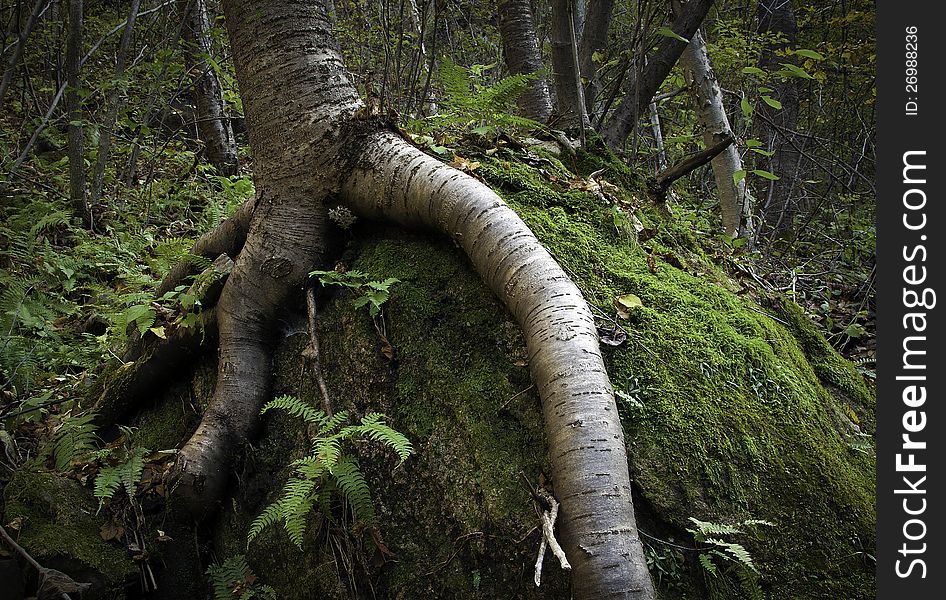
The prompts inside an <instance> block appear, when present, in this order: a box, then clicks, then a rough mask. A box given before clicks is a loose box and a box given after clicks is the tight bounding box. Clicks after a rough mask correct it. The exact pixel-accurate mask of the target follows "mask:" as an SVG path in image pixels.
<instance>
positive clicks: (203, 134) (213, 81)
mask: <svg viewBox="0 0 946 600" xmlns="http://www.w3.org/2000/svg"><path fill="white" fill-rule="evenodd" d="M178 4H179V5H180V6H181V7H182V9H181V10H182V16H181V19H182V23H183V25H184V26H183V35H184V41H185V47H186V51H185V55H186V62H187V69H188V70H189V71H190V74H191V81H192V82H193V84H194V108H195V114H196V118H197V133H198V135H199V136H200V138H201V140H202V141H203V142H204V155H205V157H206V158H207V162H209V163H210V164H212V165H213V166H214V167H216V168H217V170H218V171H220V172H221V173H222V174H224V175H235V174H236V172H237V168H238V166H239V164H238V162H237V146H236V138H235V137H234V135H233V127H232V126H231V125H230V119H229V117H228V116H227V107H226V102H225V101H224V99H223V86H221V85H220V78H219V77H217V73H216V71H214V69H213V68H212V67H211V65H210V62H209V60H208V59H209V58H210V57H212V56H213V44H212V43H211V40H210V33H209V32H210V19H209V18H208V16H207V3H206V2H205V0H179V2H178Z"/></svg>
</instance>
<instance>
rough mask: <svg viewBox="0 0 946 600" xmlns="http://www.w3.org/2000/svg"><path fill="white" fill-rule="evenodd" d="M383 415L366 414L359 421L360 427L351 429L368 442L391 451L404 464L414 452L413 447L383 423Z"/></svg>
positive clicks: (401, 435)
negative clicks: (367, 439)
mask: <svg viewBox="0 0 946 600" xmlns="http://www.w3.org/2000/svg"><path fill="white" fill-rule="evenodd" d="M383 419H384V415H382V414H380V413H368V414H367V415H365V417H364V418H363V419H362V420H361V425H356V426H354V427H353V429H354V431H355V432H357V433H361V434H364V435H365V436H366V437H368V438H369V439H370V440H372V441H375V442H380V443H382V444H384V445H386V446H388V447H390V448H391V449H393V450H394V451H395V452H396V453H397V455H398V458H400V459H401V460H400V462H402V463H403V462H404V461H405V460H407V458H408V457H409V456H410V455H411V454H412V453H413V452H414V447H413V445H411V442H410V440H408V439H407V436H405V435H404V434H403V433H401V432H400V431H396V430H395V429H392V428H391V427H389V426H388V425H387V424H385V423H384V420H383Z"/></svg>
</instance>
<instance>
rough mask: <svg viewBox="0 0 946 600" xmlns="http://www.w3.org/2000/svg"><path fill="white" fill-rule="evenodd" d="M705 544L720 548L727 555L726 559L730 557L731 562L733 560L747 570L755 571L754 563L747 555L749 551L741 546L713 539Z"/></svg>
mask: <svg viewBox="0 0 946 600" xmlns="http://www.w3.org/2000/svg"><path fill="white" fill-rule="evenodd" d="M706 543H707V544H713V545H715V546H719V547H720V548H722V549H723V551H725V552H726V553H728V555H729V556H728V557H727V558H729V557H731V559H732V560H735V561H736V562H737V563H739V564H741V565H742V566H744V567H746V568H747V569H751V570H752V571H756V568H755V563H753V562H752V556H751V555H750V554H749V551H748V550H746V549H745V548H744V547H743V546H742V544H735V543H733V542H724V541H723V540H719V539H715V538H710V539H707V540H706ZM756 572H758V571H756Z"/></svg>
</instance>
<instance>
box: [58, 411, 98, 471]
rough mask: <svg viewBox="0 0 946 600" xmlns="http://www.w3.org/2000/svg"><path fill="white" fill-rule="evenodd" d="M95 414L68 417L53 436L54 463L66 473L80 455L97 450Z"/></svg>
mask: <svg viewBox="0 0 946 600" xmlns="http://www.w3.org/2000/svg"><path fill="white" fill-rule="evenodd" d="M96 416H97V415H96V414H95V413H88V414H84V415H78V416H75V417H72V416H70V417H66V418H64V419H63V421H62V423H61V424H60V425H59V428H58V429H57V430H56V433H55V434H54V435H53V445H52V454H53V463H54V464H55V465H56V469H57V470H59V471H64V470H66V469H67V468H69V464H70V463H71V462H72V461H73V460H75V459H76V458H77V457H79V456H80V455H82V454H84V453H86V452H89V451H91V450H94V449H95V442H96V441H97V440H98V436H97V435H96V434H95V429H96V427H95V423H94V421H95V418H96Z"/></svg>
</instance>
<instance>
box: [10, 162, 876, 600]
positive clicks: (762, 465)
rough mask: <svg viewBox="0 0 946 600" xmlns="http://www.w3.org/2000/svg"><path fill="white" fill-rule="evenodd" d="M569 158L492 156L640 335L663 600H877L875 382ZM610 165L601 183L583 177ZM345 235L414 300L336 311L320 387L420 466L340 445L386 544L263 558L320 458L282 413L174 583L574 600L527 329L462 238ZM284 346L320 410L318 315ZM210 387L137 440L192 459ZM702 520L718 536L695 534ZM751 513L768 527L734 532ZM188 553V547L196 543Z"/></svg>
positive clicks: (292, 380)
mask: <svg viewBox="0 0 946 600" xmlns="http://www.w3.org/2000/svg"><path fill="white" fill-rule="evenodd" d="M568 160H572V161H573V162H574V164H572V165H570V167H571V169H574V171H572V170H570V169H568V168H566V167H565V166H564V165H563V164H562V163H561V162H559V161H558V159H556V158H555V157H554V156H551V155H543V154H541V152H538V151H536V152H534V153H530V154H527V155H523V154H519V155H513V154H512V153H505V154H504V152H499V153H497V155H494V156H491V157H487V156H482V157H477V161H478V162H479V166H478V168H477V169H476V170H475V173H476V174H478V175H479V176H481V177H483V178H484V179H485V180H486V181H487V182H488V183H490V184H491V185H492V186H494V188H495V189H496V190H497V191H498V192H499V193H500V194H501V195H503V196H504V197H505V198H506V200H507V201H508V202H509V203H510V204H511V205H512V206H513V207H514V208H515V209H516V210H517V211H518V212H519V213H520V215H522V217H523V218H524V219H525V221H526V222H527V224H528V225H529V226H530V227H531V228H532V229H533V230H534V231H535V233H536V234H537V236H538V237H539V239H540V240H541V241H542V242H543V243H544V244H546V246H547V247H548V248H549V250H550V251H551V252H552V253H553V254H554V256H555V257H556V258H557V259H558V260H559V261H560V262H561V263H562V264H563V266H564V267H565V268H566V270H567V271H569V272H570V273H571V274H572V276H573V277H574V279H575V280H576V282H577V283H578V285H579V286H580V287H581V288H582V289H583V291H584V292H585V294H586V297H587V299H588V301H589V302H590V303H592V304H593V305H594V307H595V312H596V314H599V315H600V316H601V326H602V328H603V331H609V330H610V331H612V332H614V333H615V334H616V333H617V328H620V329H621V330H622V331H625V332H626V333H627V339H626V340H625V341H624V342H623V343H622V344H620V345H618V346H615V347H608V348H607V349H606V358H607V362H608V366H609V372H610V376H611V379H612V382H613V384H614V386H615V388H616V390H617V391H618V399H619V400H618V401H619V408H620V410H621V413H622V419H623V422H624V425H625V432H626V435H627V444H628V450H629V460H630V464H629V466H630V469H631V473H632V477H633V479H634V482H635V488H634V493H635V499H636V502H637V506H638V510H639V523H640V526H641V532H642V534H643V536H642V537H643V539H644V542H645V544H646V550H647V554H648V557H649V559H650V561H651V567H652V572H653V573H654V576H655V579H656V580H657V582H658V588H659V591H660V595H661V597H663V598H691V599H697V598H732V599H736V598H745V597H751V596H752V595H761V596H762V597H766V598H771V599H789V598H791V599H815V598H825V599H829V598H830V599H836V598H845V599H851V600H856V599H860V598H865V599H866V598H872V597H873V596H874V581H873V564H872V559H871V558H870V557H871V556H872V554H873V546H874V525H875V512H874V469H873V464H874V463H873V455H872V453H871V449H870V445H869V444H865V443H864V442H865V439H869V435H870V434H872V432H873V427H874V416H873V411H874V399H873V393H872V391H871V389H870V388H869V387H868V386H867V385H865V382H864V381H863V380H862V378H861V376H860V375H859V374H858V373H857V371H856V370H855V369H854V368H853V366H852V365H850V364H849V363H848V362H847V361H845V360H844V359H843V358H842V357H840V356H839V355H838V354H837V353H836V352H835V351H834V350H833V349H832V348H831V346H830V345H829V344H828V343H827V342H825V340H824V338H823V337H822V336H821V335H820V334H819V333H818V331H817V330H816V329H815V328H814V327H813V326H812V324H811V323H810V322H809V321H808V319H807V317H806V316H805V315H804V313H803V312H802V311H800V310H799V309H798V308H797V307H796V306H795V305H793V304H792V303H791V302H790V301H786V300H784V299H782V298H778V297H770V296H768V295H766V294H762V293H759V292H758V290H756V289H754V288H753V286H752V285H751V284H750V283H746V282H741V281H738V280H736V279H734V278H730V277H728V276H727V275H726V272H725V269H723V268H722V267H720V266H719V265H718V264H717V263H718V262H719V261H720V260H731V257H730V256H729V254H728V253H726V252H720V257H721V258H716V259H714V258H711V257H708V256H707V254H706V252H705V250H704V249H703V248H702V247H701V244H700V243H698V240H697V238H696V237H695V235H694V233H693V231H692V230H691V228H690V227H689V226H687V225H685V224H682V223H681V222H680V220H679V219H676V218H674V217H667V215H666V214H665V213H664V212H663V211H662V210H658V209H656V208H654V207H651V206H649V204H648V201H647V200H646V196H645V195H644V194H643V193H639V192H637V191H635V186H637V185H638V183H637V177H636V176H635V174H634V173H633V172H631V171H629V170H627V169H625V168H624V167H622V166H621V165H620V163H618V162H617V161H614V160H612V159H610V158H608V159H600V158H598V157H595V156H592V155H579V156H578V157H576V158H575V159H574V160H573V159H571V158H569V159H568ZM601 169H604V171H603V172H602V173H599V175H598V176H597V177H598V179H597V180H596V181H594V182H589V181H588V180H587V179H585V178H584V177H583V176H587V175H588V174H590V173H592V172H593V171H600V170H601ZM576 173H578V175H576ZM602 179H605V180H607V181H610V182H612V183H616V184H620V185H621V188H620V189H616V188H611V187H609V186H607V185H602V183H601V180H602ZM631 212H635V213H636V214H635V215H634V217H633V218H632V217H631V215H630V213H631ZM634 219H639V221H640V226H638V227H634V226H633V225H634V223H635V221H634ZM344 235H345V236H347V239H348V240H349V244H348V249H347V251H346V253H345V255H344V256H343V257H342V262H343V263H344V264H345V266H346V267H348V268H349V269H358V270H360V271H363V272H365V273H368V274H370V275H371V276H373V277H374V278H377V279H379V280H380V279H386V278H391V277H393V278H397V279H399V280H400V283H398V284H396V285H395V286H394V287H393V288H392V295H391V298H390V300H388V301H387V302H386V303H385V304H384V311H383V317H381V318H377V319H374V320H372V318H371V317H370V316H369V315H368V313H367V311H365V310H364V309H360V308H356V307H355V305H354V303H353V300H354V297H353V295H352V294H351V292H349V291H346V290H341V291H339V290H330V291H328V292H326V293H322V294H321V295H320V306H319V319H318V334H319V340H320V344H321V348H322V363H323V364H322V373H323V376H324V378H325V381H326V383H327V385H328V388H329V390H330V392H331V395H332V397H333V402H334V404H335V409H336V410H342V409H344V410H349V411H351V412H352V413H354V414H355V415H358V416H360V415H362V414H365V413H367V412H370V411H380V412H383V413H385V414H386V415H387V418H388V422H389V423H390V424H391V425H392V426H393V427H395V428H396V429H398V430H399V431H401V432H403V433H405V434H406V435H407V436H408V437H409V438H410V440H411V441H412V443H413V445H414V448H415V450H416V453H415V455H414V456H412V457H411V458H410V459H408V460H407V461H406V462H405V463H404V464H402V465H400V466H397V460H396V457H395V456H394V455H393V453H391V452H389V451H384V450H383V449H381V448H380V447H378V446H376V445H372V444H359V445H357V446H352V447H347V448H346V450H345V451H346V452H351V453H354V454H356V455H357V456H358V458H359V461H360V464H361V467H362V469H363V471H364V472H365V476H366V479H367V481H368V484H369V486H370V488H371V491H372V496H373V500H374V504H375V508H376V513H377V515H378V525H377V528H376V529H370V528H369V529H363V528H362V529H358V530H357V531H356V532H354V533H352V532H351V531H350V528H348V527H347V525H348V524H350V523H348V522H347V521H346V518H345V516H344V515H343V514H341V513H338V512H336V513H335V514H334V515H333V520H332V521H325V520H322V526H321V527H318V526H317V523H318V522H319V518H318V517H317V515H315V514H313V517H312V519H311V525H310V527H309V529H308V530H307V533H306V537H305V539H304V543H303V546H302V549H299V548H296V547H295V546H294V545H293V544H291V543H290V541H289V539H288V537H287V535H286V533H285V532H284V531H282V530H281V529H280V528H279V527H278V526H272V527H268V528H266V529H264V530H263V532H262V534H261V535H260V536H259V537H258V538H257V539H256V540H254V541H253V542H252V543H251V544H249V545H247V543H246V534H247V531H248V528H249V525H250V522H251V521H252V520H253V518H254V517H255V516H256V515H258V514H259V513H260V512H261V511H262V510H263V509H264V508H265V507H266V506H267V504H269V503H270V502H272V501H273V500H275V499H276V498H277V497H278V495H279V493H280V491H281V489H282V486H283V485H284V483H285V482H286V481H287V479H288V478H289V477H290V467H289V465H290V463H291V461H292V460H294V459H296V458H299V457H300V456H302V455H303V454H304V453H305V452H306V451H307V449H308V433H309V432H307V431H306V428H305V427H304V426H303V425H302V423H301V422H299V421H298V420H296V419H292V418H290V417H288V416H286V415H284V414H280V413H273V414H267V415H266V416H265V417H264V418H263V420H262V429H261V432H260V433H261V435H260V437H259V438H258V440H256V441H255V442H254V444H253V445H252V447H250V448H248V449H247V451H246V454H245V457H244V460H242V461H241V462H240V465H241V466H240V471H239V472H237V473H235V474H234V475H235V476H234V481H235V482H237V483H238V484H239V485H238V487H236V488H235V492H234V495H233V497H232V498H230V499H228V500H227V501H226V502H225V503H224V504H223V506H222V507H221V510H220V511H219V513H218V515H217V517H216V518H215V520H214V521H213V523H212V531H210V532H208V531H206V530H202V531H201V533H200V536H199V537H200V538H201V539H202V540H206V544H205V545H203V546H201V550H202V553H201V556H200V557H197V556H196V555H195V556H194V557H193V559H188V560H187V561H181V564H180V565H179V567H180V570H171V571H169V576H170V577H172V578H174V579H177V580H181V579H186V578H191V579H194V580H196V579H197V578H199V577H200V576H201V574H202V573H203V572H204V569H205V568H206V564H207V563H209V562H210V561H213V560H216V561H218V562H222V561H223V560H224V559H226V558H227V557H230V556H235V555H241V554H245V555H246V557H247V560H248V563H249V566H250V567H251V568H252V570H253V572H254V573H255V577H258V580H251V579H247V582H251V581H255V582H256V583H265V584H268V585H271V586H272V587H273V588H274V589H275V590H276V591H277V593H278V595H279V597H280V598H284V599H293V598H299V599H301V598H311V597H324V598H351V597H369V596H370V594H371V593H372V591H373V592H374V593H375V594H376V596H377V597H385V598H418V597H435V598H446V597H449V598H539V597H542V598H568V597H569V595H570V594H569V588H568V577H567V574H564V573H563V572H561V570H560V569H559V568H558V566H557V564H556V563H555V560H554V558H553V557H552V556H547V557H546V564H545V569H544V573H543V584H542V587H541V588H540V589H536V587H535V585H534V583H533V581H532V579H533V569H534V563H535V557H536V552H537V550H538V545H539V531H538V527H537V526H538V523H539V521H538V517H537V512H536V507H535V504H534V502H533V499H532V496H531V493H530V490H529V485H539V484H541V485H544V486H545V487H546V488H547V489H550V490H552V491H554V488H555V482H554V481H548V480H547V479H546V473H548V472H549V469H548V464H547V458H546V457H547V448H546V445H545V444H546V442H545V435H544V432H543V428H542V416H541V410H540V406H539V399H538V397H537V395H536V394H535V392H534V390H533V389H532V387H531V381H530V377H529V372H528V364H527V357H526V355H525V351H524V343H523V340H522V337H521V335H520V333H519V332H518V328H517V327H516V326H515V324H514V323H513V322H512V319H511V317H510V316H509V314H508V313H507V311H506V310H505V309H504V308H503V307H502V306H501V305H500V304H499V303H498V302H497V301H496V299H495V298H493V297H492V295H491V294H490V293H489V291H488V290H487V289H486V288H485V286H484V285H483V284H482V283H481V282H480V281H479V280H478V278H477V277H476V275H475V274H474V273H472V271H471V270H470V268H469V266H468V263H467V261H466V259H465V258H464V257H463V256H462V253H461V252H460V251H459V250H458V249H457V248H455V247H454V246H453V245H452V244H451V243H450V242H449V241H446V240H444V239H441V238H435V237H431V236H428V235H425V234H422V233H411V232H404V231H401V230H397V229H389V228H384V227H382V226H378V225H373V224H366V223H360V224H358V225H357V226H356V227H355V229H354V230H352V231H351V232H348V233H345V234H344ZM628 294H633V295H635V296H636V297H637V299H639V300H640V305H639V306H637V305H636V304H637V303H636V302H628V303H629V304H631V305H634V306H627V307H622V311H621V312H623V313H626V314H624V315H622V316H621V317H617V316H616V311H615V308H614V302H615V298H617V297H619V296H625V297H626V298H630V297H629V296H626V295H628ZM280 336H281V339H280V343H279V345H278V351H277V356H276V361H275V363H274V372H275V374H276V381H275V389H274V394H284V393H285V394H293V395H295V396H297V397H299V398H302V399H304V400H307V401H309V402H311V403H313V404H316V405H317V404H318V403H319V401H320V400H319V394H318V391H317V390H318V387H317V385H316V384H315V380H314V379H313V375H312V373H311V369H310V368H309V365H308V364H307V363H306V361H305V359H304V358H303V356H302V351H303V350H304V349H305V347H306V345H307V344H308V335H307V331H306V326H305V319H304V317H303V316H302V314H295V313H292V312H287V314H285V315H283V318H282V320H281V331H280ZM207 373H209V375H208V374H207ZM212 384H213V381H212V369H205V370H204V371H203V372H202V374H201V376H199V377H196V378H195V380H194V384H193V385H191V386H185V389H179V390H178V391H177V393H176V395H175V398H174V399H173V400H172V401H171V402H169V403H166V404H164V405H163V406H158V407H155V408H154V409H152V410H150V411H148V412H147V413H145V415H144V416H143V418H142V419H141V422H140V423H139V425H140V426H141V430H140V433H139V435H140V436H141V438H142V439H147V441H148V444H149V447H153V448H159V447H170V446H173V445H177V444H179V443H180V441H181V440H182V439H183V437H184V436H186V435H187V426H186V425H185V424H186V423H188V422H190V423H192V422H193V420H194V419H195V417H196V416H197V412H196V411H199V410H200V407H201V403H202V402H205V401H206V398H207V396H208V395H209V391H210V390H211V389H212ZM56 485H64V484H56ZM68 485H70V486H74V487H75V486H78V484H76V483H74V482H71V483H69V484H68ZM22 487H23V486H19V488H22ZM28 487H33V486H28ZM29 494H32V492H29V493H27V492H25V491H24V492H17V491H15V489H14V488H13V487H12V484H11V487H8V491H7V498H8V508H7V512H8V515H9V514H13V513H11V512H10V511H11V510H19V511H21V512H22V513H23V514H26V513H27V512H29V514H31V515H33V516H31V517H30V519H29V520H27V521H26V525H25V526H24V529H23V536H24V539H26V540H27V541H28V542H29V545H30V546H31V547H35V548H45V547H48V545H45V546H44V544H46V542H42V541H41V540H42V536H41V535H39V533H38V531H39V530H36V531H37V533H33V534H31V533H30V526H31V524H32V526H39V525H40V524H41V523H50V524H54V523H56V522H57V521H56V519H55V516H54V514H55V513H54V511H52V512H49V511H47V512H48V514H47V513H42V514H45V515H46V516H45V517H43V518H37V517H36V515H37V514H38V512H37V511H38V509H37V506H42V505H43V504H42V502H39V501H38V500H37V499H36V498H34V497H33V496H32V495H29ZM77 502H78V501H77ZM15 506H21V507H22V508H18V509H14V508H13V507H15ZM692 519H698V520H699V521H701V522H711V523H713V524H716V526H713V527H711V528H710V529H712V530H718V531H719V533H718V534H697V536H696V537H694V535H693V534H692V533H691V532H690V531H688V530H691V529H697V525H696V522H695V521H693V520H692ZM747 520H756V521H760V522H764V523H760V524H758V525H755V526H745V525H743V526H741V529H742V530H743V531H744V533H741V534H734V533H729V534H727V533H725V531H726V529H727V527H726V526H734V525H736V524H740V523H744V522H746V521H747ZM156 522H157V521H156ZM77 531H79V530H77ZM81 531H82V532H84V533H81V534H79V533H76V534H75V535H81V536H87V537H89V539H90V540H91V541H89V540H85V541H83V542H82V544H91V543H93V542H95V543H96V544H98V546H101V542H100V540H98V539H97V529H95V528H86V529H82V530H81ZM208 533H209V535H205V534H208ZM30 535H35V536H36V537H34V538H32V539H31V538H29V536H30ZM70 535H72V534H70ZM173 537H175V539H179V540H182V541H180V543H181V544H185V543H186V544H189V547H190V548H192V549H193V547H194V546H193V543H192V539H193V538H188V535H187V533H186V531H184V530H181V532H180V533H175V534H174V535H173ZM713 537H718V538H720V539H721V542H727V543H738V544H741V546H742V547H744V548H745V549H746V551H747V552H748V556H750V557H751V559H752V564H753V566H754V568H755V569H756V570H753V569H751V568H749V567H747V562H746V560H745V559H742V560H740V559H739V558H737V557H738V556H740V554H739V552H738V549H737V548H736V547H734V546H733V547H729V550H727V549H726V546H724V545H721V544H714V543H712V542H707V541H705V540H706V539H712V538H713ZM32 540H36V541H35V542H34V541H32ZM701 540H703V541H701ZM77 543H78V542H77ZM80 546H81V544H80ZM714 551H717V553H715V554H714ZM165 552H166V553H169V554H172V553H173V550H170V549H168V548H166V549H165ZM724 556H728V557H729V560H726V559H724V558H723V557H724ZM100 568H101V569H103V571H102V572H105V571H104V567H100ZM188 569H190V574H189V575H188V574H187V570H188ZM108 572H110V573H114V575H112V577H121V573H122V571H121V569H119V568H117V567H115V568H113V569H112V570H109V571H108ZM158 576H159V577H160V576H161V573H160V572H159V573H158Z"/></svg>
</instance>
